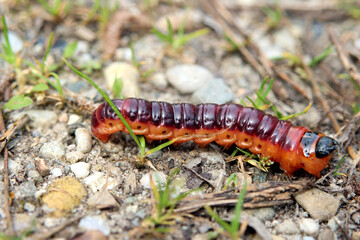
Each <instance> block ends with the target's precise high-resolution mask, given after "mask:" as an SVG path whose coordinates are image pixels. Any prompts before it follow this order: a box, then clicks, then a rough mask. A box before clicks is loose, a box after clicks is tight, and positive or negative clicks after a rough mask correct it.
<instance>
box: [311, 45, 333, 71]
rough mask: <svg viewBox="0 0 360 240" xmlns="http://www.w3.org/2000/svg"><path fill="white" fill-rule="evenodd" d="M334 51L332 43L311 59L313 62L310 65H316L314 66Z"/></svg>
mask: <svg viewBox="0 0 360 240" xmlns="http://www.w3.org/2000/svg"><path fill="white" fill-rule="evenodd" d="M332 52H333V46H332V45H330V46H328V47H327V48H326V49H325V50H324V51H323V52H322V53H320V54H319V55H317V56H316V57H314V59H313V60H311V62H310V63H309V66H310V67H314V66H315V65H317V64H318V63H319V62H321V61H322V60H324V59H325V58H326V57H327V56H329V55H330V54H331V53H332Z"/></svg>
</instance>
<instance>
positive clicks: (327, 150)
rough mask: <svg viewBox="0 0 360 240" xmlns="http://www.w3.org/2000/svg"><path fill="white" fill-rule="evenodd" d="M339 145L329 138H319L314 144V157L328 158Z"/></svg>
mask: <svg viewBox="0 0 360 240" xmlns="http://www.w3.org/2000/svg"><path fill="white" fill-rule="evenodd" d="M338 146H339V144H338V142H337V141H335V139H333V138H331V137H321V138H320V139H319V141H318V143H317V144H316V149H315V153H316V157H317V158H324V157H327V156H329V155H330V154H331V153H332V152H333V151H334V150H335V149H336V148H338Z"/></svg>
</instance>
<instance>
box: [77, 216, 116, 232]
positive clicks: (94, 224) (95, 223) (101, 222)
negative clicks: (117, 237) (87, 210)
mask: <svg viewBox="0 0 360 240" xmlns="http://www.w3.org/2000/svg"><path fill="white" fill-rule="evenodd" d="M79 227H81V228H83V229H86V230H99V231H100V232H102V233H103V234H104V235H106V236H108V235H109V234H110V227H109V225H108V223H107V221H106V220H105V219H104V218H102V217H101V216H86V217H84V218H82V219H81V220H80V223H79Z"/></svg>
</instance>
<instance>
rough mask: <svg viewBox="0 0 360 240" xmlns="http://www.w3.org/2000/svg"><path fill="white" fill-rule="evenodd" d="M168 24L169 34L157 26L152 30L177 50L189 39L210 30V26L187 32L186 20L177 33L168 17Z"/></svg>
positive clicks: (161, 39)
mask: <svg viewBox="0 0 360 240" xmlns="http://www.w3.org/2000/svg"><path fill="white" fill-rule="evenodd" d="M167 25H168V33H167V34H165V33H162V32H161V31H160V30H158V29H156V28H153V29H152V30H151V32H152V33H153V34H155V35H156V36H157V37H158V38H159V39H160V41H162V42H165V43H167V44H168V45H169V46H170V47H171V48H172V49H173V50H175V51H177V50H179V49H181V48H182V47H183V46H184V45H185V44H186V43H187V42H188V41H190V40H192V39H194V38H197V37H201V36H203V35H205V34H207V33H208V32H209V29H208V28H203V29H200V30H197V31H194V32H191V33H185V22H183V24H181V26H180V27H179V29H178V31H177V33H176V34H175V32H174V30H173V27H172V25H171V22H170V20H169V19H167Z"/></svg>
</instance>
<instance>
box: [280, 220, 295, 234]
mask: <svg viewBox="0 0 360 240" xmlns="http://www.w3.org/2000/svg"><path fill="white" fill-rule="evenodd" d="M275 230H276V233H277V234H286V235H294V234H299V233H300V230H299V228H298V227H297V226H296V224H295V223H294V222H293V221H291V220H289V219H286V220H285V221H283V222H282V223H280V224H278V225H277V226H276V227H275Z"/></svg>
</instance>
